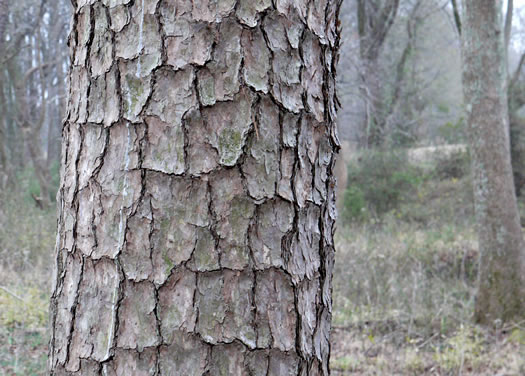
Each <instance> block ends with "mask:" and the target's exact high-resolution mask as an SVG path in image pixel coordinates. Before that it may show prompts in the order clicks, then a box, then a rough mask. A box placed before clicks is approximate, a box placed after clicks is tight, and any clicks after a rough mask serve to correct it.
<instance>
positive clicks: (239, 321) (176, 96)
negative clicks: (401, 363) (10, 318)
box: [49, 0, 340, 376]
mask: <svg viewBox="0 0 525 376" xmlns="http://www.w3.org/2000/svg"><path fill="white" fill-rule="evenodd" d="M123 3H124V4H123ZM90 4H91V2H87V1H78V7H77V9H76V10H75V14H74V21H73V28H72V34H71V36H70V46H71V65H72V67H71V72H70V91H69V101H68V114H67V116H66V120H65V124H64V130H63V151H62V174H61V175H62V177H61V188H60V192H59V210H60V213H59V222H58V239H57V255H56V261H57V266H56V278H55V281H56V284H55V286H54V292H53V296H52V300H51V312H52V313H51V325H52V338H51V344H50V358H49V367H50V371H51V374H52V375H102V374H103V375H204V374H206V375H276V376H277V375H290V376H291V375H328V374H329V368H328V358H329V352H330V343H329V338H330V320H331V296H330V295H331V275H332V269H333V261H334V254H333V252H334V250H333V236H332V235H333V231H334V219H335V202H334V199H335V197H334V188H335V187H334V186H335V184H334V183H335V182H334V178H333V177H332V169H333V167H334V163H335V158H334V151H335V150H336V149H338V141H337V136H336V133H335V132H336V130H335V125H334V121H335V65H336V59H337V48H338V44H339V42H338V40H339V37H338V31H337V26H336V25H337V23H336V22H337V18H338V10H339V6H340V1H330V2H327V1H325V0H316V1H306V0H301V1H293V2H292V1H289V0H277V1H273V2H272V1H270V0H259V1H252V0H239V1H235V0H221V1H209V0H199V1H195V0H194V1H185V0H178V1H173V0H169V1H168V0H161V1H160V2H159V0H136V1H133V2H128V1H113V0H111V1H109V0H106V1H99V2H96V3H95V4H93V5H90Z"/></svg>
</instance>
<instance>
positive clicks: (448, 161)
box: [434, 151, 470, 180]
mask: <svg viewBox="0 0 525 376" xmlns="http://www.w3.org/2000/svg"><path fill="white" fill-rule="evenodd" d="M434 172H435V174H436V176H437V177H438V178H439V179H440V180H443V179H459V178H462V177H464V176H466V175H468V174H469V173H470V154H469V153H468V152H462V151H458V152H454V153H453V154H452V155H447V156H444V157H441V158H439V159H438V160H437V162H436V166H435V170H434Z"/></svg>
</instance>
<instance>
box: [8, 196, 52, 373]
mask: <svg viewBox="0 0 525 376" xmlns="http://www.w3.org/2000/svg"><path fill="white" fill-rule="evenodd" d="M0 211H1V213H0V375H2V376H4V375H5V376H14V375H20V376H33V375H45V374H46V372H45V370H46V360H47V359H46V358H47V343H48V334H47V322H48V304H49V303H48V302H49V291H50V287H51V283H50V280H51V265H52V264H51V256H52V251H53V247H54V244H53V243H54V239H55V236H54V232H55V227H56V223H55V213H54V209H50V210H47V211H42V210H40V209H37V208H36V207H35V206H34V204H33V203H32V202H31V201H29V200H27V198H24V197H20V196H16V195H10V196H8V197H6V196H4V197H2V208H1V210H0Z"/></svg>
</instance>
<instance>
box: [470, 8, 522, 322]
mask: <svg viewBox="0 0 525 376" xmlns="http://www.w3.org/2000/svg"><path fill="white" fill-rule="evenodd" d="M501 5H502V2H501V1H495V0H468V1H465V2H464V8H463V9H464V17H463V31H462V35H463V64H464V69H463V84H464V93H465V103H466V105H467V114H468V130H469V134H470V141H471V151H472V154H473V171H474V189H475V204H476V213H477V217H478V223H479V245H480V252H481V260H480V263H481V264H480V276H479V292H478V296H477V300H476V307H475V316H476V320H477V321H478V322H480V323H483V324H491V325H492V324H494V323H495V322H497V320H501V321H509V320H512V319H516V318H523V312H525V310H524V309H525V287H524V286H525V284H524V282H525V280H524V279H525V244H524V241H523V235H522V230H521V226H520V220H519V214H518V208H517V203H516V197H515V193H514V185H513V178H512V168H511V162H510V150H509V145H510V143H509V131H508V121H509V120H508V108H507V90H506V89H507V88H506V72H507V69H506V59H505V54H506V52H505V44H504V32H503V22H502V17H501Z"/></svg>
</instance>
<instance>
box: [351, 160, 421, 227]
mask: <svg viewBox="0 0 525 376" xmlns="http://www.w3.org/2000/svg"><path fill="white" fill-rule="evenodd" d="M421 181H422V173H421V171H420V170H419V169H417V168H415V167H413V166H411V165H410V164H409V163H408V160H407V156H406V153H405V152H403V151H389V152H382V151H380V152H378V151H370V152H366V153H364V154H363V155H362V156H361V157H360V158H359V159H358V161H357V163H354V164H352V165H350V166H349V168H348V188H347V190H346V192H345V198H344V209H343V213H344V214H343V218H344V219H345V220H352V219H359V218H362V215H363V213H364V212H365V211H366V210H370V211H372V212H373V213H374V214H377V215H382V214H384V213H386V212H389V211H391V210H393V209H395V208H397V207H398V206H399V204H400V203H401V202H403V201H404V200H406V199H407V198H409V197H410V196H412V195H413V194H414V192H415V191H416V188H417V186H418V185H419V184H420V182H421Z"/></svg>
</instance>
